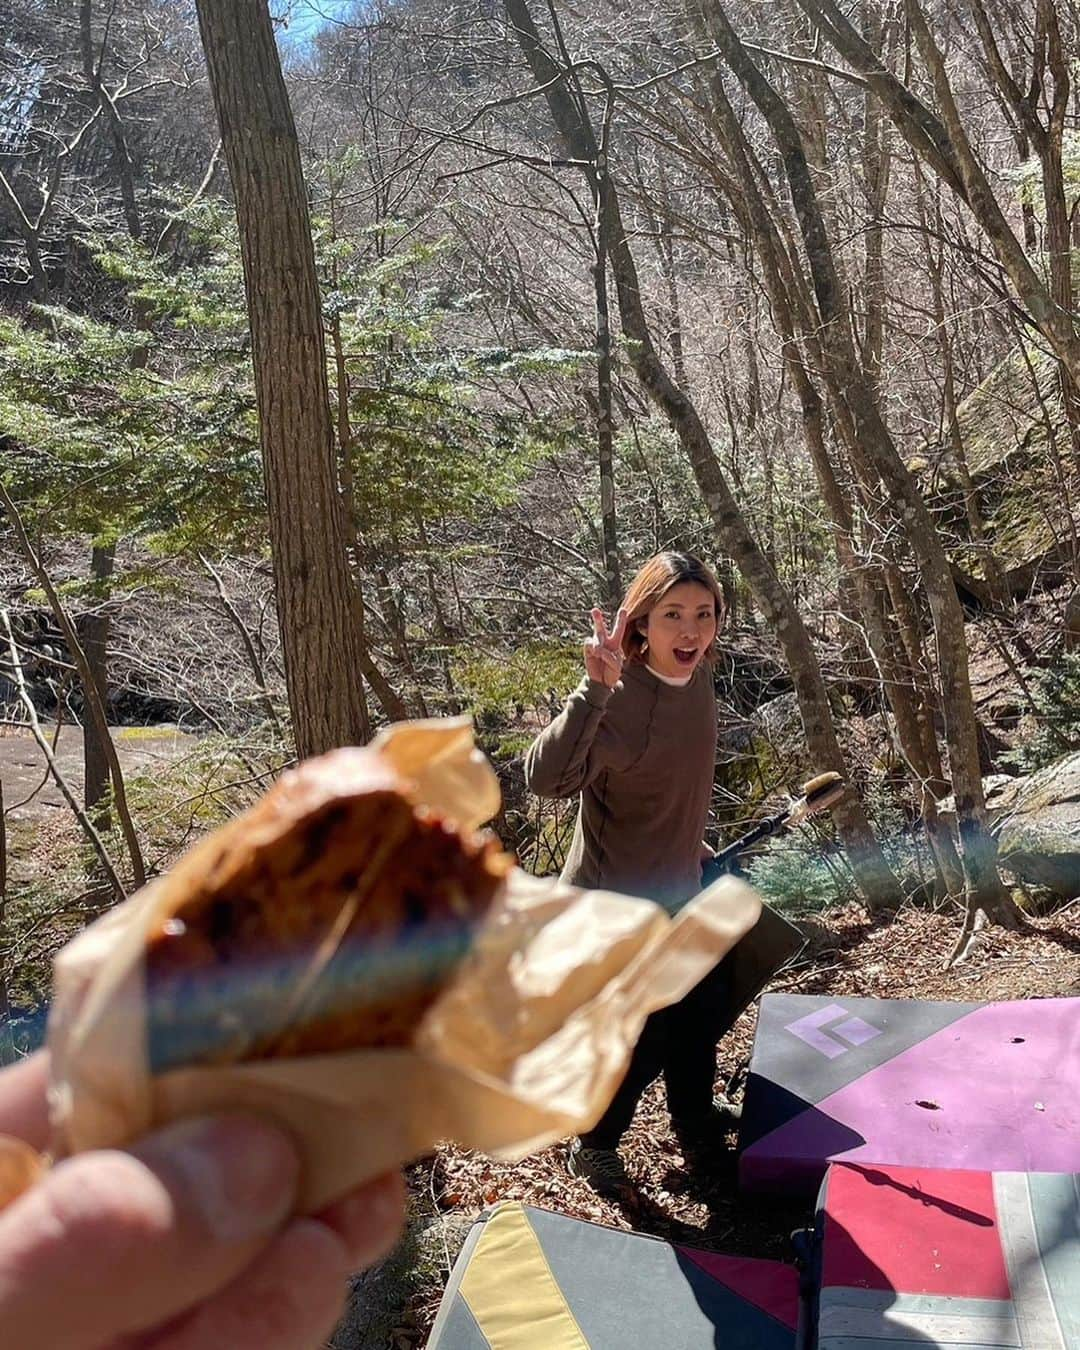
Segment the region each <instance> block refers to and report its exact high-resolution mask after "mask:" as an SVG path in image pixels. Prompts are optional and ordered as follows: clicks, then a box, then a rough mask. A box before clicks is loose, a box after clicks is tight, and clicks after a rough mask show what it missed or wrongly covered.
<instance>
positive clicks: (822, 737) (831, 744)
mask: <svg viewBox="0 0 1080 1350" xmlns="http://www.w3.org/2000/svg"><path fill="white" fill-rule="evenodd" d="M504 5H505V10H506V14H507V17H508V19H509V20H510V24H511V27H512V29H513V32H514V34H515V37H516V38H517V41H518V42H519V44H520V46H521V50H522V52H523V54H524V56H525V59H526V61H527V62H528V65H529V68H530V70H531V71H532V74H533V78H534V79H535V81H536V83H537V85H538V86H539V89H540V90H541V91H542V92H543V95H544V97H545V99H546V101H547V104H548V108H549V110H550V112H551V117H552V120H553V122H554V123H555V127H556V130H557V132H558V134H559V136H560V138H561V140H562V141H563V143H564V145H565V146H566V150H567V153H568V154H569V155H570V156H571V158H573V159H574V160H576V161H578V162H579V163H582V164H585V165H589V164H593V163H595V160H596V153H597V142H596V136H595V133H594V130H593V127H592V124H591V121H590V119H589V116H588V112H587V108H586V105H585V102H584V99H583V97H582V96H581V92H580V86H579V87H578V89H577V90H576V91H575V87H574V82H573V75H574V72H573V70H568V69H567V67H566V64H565V61H564V62H563V63H560V62H559V61H557V60H556V59H555V58H554V57H552V55H551V54H550V53H549V52H548V51H547V49H546V48H545V46H544V44H543V41H542V39H541V37H540V33H539V31H538V29H537V27H536V25H535V23H534V22H533V19H532V15H531V14H530V13H529V10H528V8H527V6H526V3H525V0H504ZM591 65H592V68H593V69H595V63H591ZM575 93H576V96H575ZM599 190H600V191H601V192H602V193H603V194H604V197H605V201H606V209H607V212H608V218H609V220H610V222H611V267H612V274H613V276H614V278H615V285H616V289H617V293H618V298H619V314H620V319H621V322H622V330H623V335H624V337H625V338H626V339H627V343H628V347H629V354H630V361H631V363H632V365H633V367H634V370H635V372H636V374H637V376H638V378H639V380H640V381H641V383H642V385H643V386H644V388H645V389H646V390H647V391H648V393H649V395H650V397H651V398H652V399H653V400H654V401H655V402H656V403H657V405H658V406H659V407H660V408H661V409H662V410H663V411H664V413H665V414H666V415H667V417H668V418H669V420H670V421H671V424H672V426H673V427H674V429H675V431H676V434H677V435H678V437H679V440H680V442H681V444H682V446H683V449H684V450H685V452H686V454H687V457H688V458H689V460H690V463H691V465H692V467H693V471H694V476H695V478H696V479H697V482H698V486H699V487H700V489H701V492H702V496H703V497H704V499H705V502H706V504H707V506H708V509H709V514H710V516H711V518H712V521H713V525H714V527H715V529H716V534H717V539H718V541H719V543H720V545H721V546H722V547H723V548H724V549H725V550H726V551H727V552H728V553H729V554H730V556H731V557H732V558H733V560H734V561H735V564H736V566H737V567H738V568H739V570H740V571H741V573H742V575H743V576H744V577H745V579H746V581H747V584H748V585H749V586H750V588H751V590H752V592H753V594H754V598H755V600H756V602H757V604H758V606H759V607H760V609H761V611H762V613H763V614H764V615H765V617H766V619H767V620H768V621H769V622H770V623H771V624H772V625H773V626H774V628H775V630H776V632H777V634H778V636H779V638H780V641H781V642H782V644H783V646H784V652H785V655H786V657H787V660H788V664H789V667H790V669H791V672H792V678H793V679H794V682H795V688H796V692H797V694H798V698H799V706H800V710H801V713H802V719H803V727H804V730H805V733H806V737H807V742H808V744H809V747H810V751H811V754H812V755H813V756H814V758H815V760H816V762H817V764H818V765H819V767H820V768H822V769H834V770H837V771H843V767H844V766H843V756H842V754H841V751H840V747H839V744H838V743H837V740H836V732H835V728H834V726H833V720H832V712H831V709H830V707H829V700H828V694H827V691H826V689H825V684H824V681H823V680H822V677H821V671H820V668H819V666H818V662H817V658H816V656H815V654H814V650H813V645H812V643H811V641H810V636H809V634H808V633H807V631H806V626H805V624H804V623H803V621H802V617H801V615H800V614H799V612H798V610H797V608H796V607H795V605H794V603H793V602H792V600H791V596H790V595H789V593H788V592H787V590H786V589H785V588H784V587H783V586H782V585H781V583H780V581H779V579H778V577H777V576H776V573H775V571H774V569H773V567H772V566H771V564H770V563H769V561H768V559H767V558H766V557H765V555H764V553H763V552H762V550H761V548H760V547H759V545H758V542H757V540H756V539H755V537H754V535H753V534H752V533H751V531H750V530H749V529H748V527H747V525H746V522H745V520H744V518H743V514H742V512H741V511H740V509H739V505H738V503H737V502H736V500H735V498H734V496H733V495H732V493H731V490H730V488H729V487H728V484H727V482H726V481H725V479H724V476H723V473H722V472H721V469H720V465H719V462H718V461H717V458H716V455H715V453H714V451H713V448H712V445H711V443H710V440H709V436H708V433H707V432H706V430H705V426H704V424H703V422H702V420H701V417H700V415H699V413H698V411H697V409H696V407H695V406H694V404H693V402H692V401H691V399H690V398H689V397H688V395H687V394H686V393H685V392H684V391H683V390H681V389H680V388H679V387H678V386H677V385H676V383H675V382H674V380H673V379H672V377H671V375H670V373H669V372H668V370H667V368H666V367H665V365H664V363H663V362H662V361H661V359H660V357H659V354H658V352H657V350H656V347H655V344H654V342H653V339H652V334H651V331H650V327H649V323H648V320H647V319H646V316H645V311H644V307H643V305H642V298H641V286H640V282H639V279H638V273H637V265H636V263H635V260H634V256H633V253H632V251H631V249H630V245H629V241H628V239H627V235H626V230H625V227H624V225H623V222H622V214H621V210H620V206H619V199H618V195H617V193H616V190H615V187H614V184H613V182H612V179H611V177H610V175H607V176H606V177H605V178H604V179H603V180H602V181H601V183H600V184H599ZM835 814H836V817H837V821H838V824H839V828H840V830H841V833H842V835H843V837H844V842H845V844H846V846H847V849H848V853H849V857H850V859H851V863H852V867H853V870H854V872H855V875H856V877H857V879H858V882H859V886H860V889H861V890H862V892H863V894H864V896H865V897H866V901H867V904H868V905H869V906H870V907H871V908H882V907H888V906H890V905H895V904H896V903H897V902H898V900H899V887H898V886H897V883H896V879H895V877H894V876H893V875H892V873H891V872H890V870H889V868H888V865H887V864H886V862H885V859H884V857H883V855H882V853H881V849H880V847H879V845H878V843H877V840H876V839H875V838H874V835H873V831H872V830H871V829H870V826H869V823H868V821H867V819H866V816H865V813H864V812H863V809H862V806H861V804H860V803H859V802H858V800H857V799H855V798H854V797H853V796H850V795H849V797H848V799H847V800H846V801H845V802H844V803H842V805H841V806H840V807H839V808H838V810H837V812H836V813H835Z"/></svg>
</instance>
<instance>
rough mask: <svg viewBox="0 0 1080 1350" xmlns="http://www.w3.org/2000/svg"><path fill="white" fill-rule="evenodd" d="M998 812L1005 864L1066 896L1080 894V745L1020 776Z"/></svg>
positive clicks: (1000, 794)
mask: <svg viewBox="0 0 1080 1350" xmlns="http://www.w3.org/2000/svg"><path fill="white" fill-rule="evenodd" d="M995 817H996V819H995V821H994V825H993V829H994V832H995V833H996V834H997V837H998V857H999V860H1000V862H1001V865H1002V866H1003V867H1005V868H1007V869H1008V870H1009V871H1010V872H1012V873H1013V874H1014V875H1015V876H1016V877H1017V878H1018V879H1019V880H1020V881H1024V882H1029V883H1031V884H1032V885H1035V886H1044V887H1046V888H1047V889H1048V890H1050V891H1053V892H1054V893H1055V894H1057V895H1060V896H1061V897H1063V898H1064V899H1067V900H1071V899H1072V898H1073V897H1074V896H1078V895H1080V751H1074V752H1073V753H1072V754H1069V755H1065V756H1064V757H1063V758H1062V759H1059V760H1055V762H1054V763H1053V764H1048V765H1047V766H1046V768H1044V769H1040V770H1039V771H1038V772H1037V773H1033V774H1031V775H1030V776H1029V777H1027V778H1017V779H1014V780H1013V783H1012V784H1011V785H1010V787H1008V788H1007V789H1005V790H1004V791H999V792H998V794H997V799H996V801H995Z"/></svg>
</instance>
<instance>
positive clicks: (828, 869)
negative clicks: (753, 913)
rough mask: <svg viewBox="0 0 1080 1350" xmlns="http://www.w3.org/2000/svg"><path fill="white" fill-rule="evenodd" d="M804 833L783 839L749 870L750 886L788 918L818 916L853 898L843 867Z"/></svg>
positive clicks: (747, 870) (773, 844)
mask: <svg viewBox="0 0 1080 1350" xmlns="http://www.w3.org/2000/svg"><path fill="white" fill-rule="evenodd" d="M826 859H827V855H826V853H825V851H824V850H823V849H822V847H821V844H820V842H819V841H817V840H816V839H814V838H812V837H811V836H810V835H805V834H802V833H795V834H786V835H780V836H778V837H777V838H776V839H773V840H772V841H771V842H770V843H769V846H768V847H767V848H766V849H765V851H764V852H762V853H761V854H759V855H758V857H756V858H755V859H754V860H753V861H752V862H751V863H750V864H749V865H748V866H747V868H746V874H747V877H748V878H749V880H750V884H751V885H752V886H753V887H754V888H755V889H756V890H758V891H760V892H761V894H762V896H763V898H764V899H765V900H766V901H768V903H769V904H771V905H773V906H774V907H775V908H777V909H779V910H781V911H782V912H783V913H785V914H790V915H793V916H795V917H798V916H799V915H802V914H819V913H820V912H821V911H822V910H824V909H829V908H830V907H831V906H833V905H837V904H840V903H842V901H844V900H846V899H849V898H850V892H849V887H848V885H847V884H846V882H847V878H846V877H845V876H844V874H843V871H842V868H843V864H842V863H841V862H840V861H839V859H838V858H836V857H832V858H829V859H828V860H826Z"/></svg>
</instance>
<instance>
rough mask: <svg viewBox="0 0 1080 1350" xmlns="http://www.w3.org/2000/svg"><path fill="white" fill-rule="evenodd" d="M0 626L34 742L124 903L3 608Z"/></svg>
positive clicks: (109, 859) (119, 887) (110, 861)
mask: <svg viewBox="0 0 1080 1350" xmlns="http://www.w3.org/2000/svg"><path fill="white" fill-rule="evenodd" d="M0 623H3V625H4V631H5V632H6V633H7V640H8V646H9V648H10V650H11V665H12V669H13V671H14V673H15V688H16V690H17V691H18V695H19V700H20V702H21V703H22V705H23V707H24V708H25V709H26V716H27V718H28V720H29V724H30V731H31V733H32V734H33V737H34V740H35V741H37V743H38V747H39V749H40V750H41V753H42V754H43V755H44V756H45V763H46V764H48V766H49V772H50V773H51V774H52V776H53V780H54V781H55V783H56V786H57V787H58V788H59V789H60V791H61V792H62V793H63V795H64V800H65V801H66V802H67V804H68V806H70V807H71V810H72V812H73V813H74V816H75V819H76V820H77V821H78V822H79V827H80V829H81V830H82V832H83V834H85V835H86V837H87V839H88V840H89V841H90V844H91V847H92V848H93V850H94V852H95V853H96V854H97V856H98V859H99V861H100V862H101V866H102V868H103V869H104V872H105V875H106V876H107V877H108V879H109V883H110V885H111V886H112V888H113V890H114V891H115V892H116V894H117V895H118V896H119V897H120V899H121V900H122V899H123V898H124V897H125V895H126V894H127V892H126V891H125V890H124V883H123V882H122V881H121V880H120V877H119V876H118V875H117V871H116V868H115V867H114V866H113V863H112V859H111V858H110V857H109V853H108V850H107V849H106V847H105V844H104V843H103V841H102V838H101V835H100V834H98V832H97V830H96V829H95V827H94V822H93V821H92V820H91V819H90V817H89V816H88V815H87V814H86V812H85V811H84V810H83V808H82V807H81V806H80V805H79V802H78V799H77V798H76V796H75V794H74V792H72V790H71V788H70V787H69V786H68V781H67V779H66V778H65V777H64V775H63V774H62V773H61V772H60V766H59V765H58V764H57V762H56V756H55V755H54V754H53V752H52V746H51V745H50V744H49V742H48V741H47V740H46V738H45V736H44V734H43V732H42V730H41V724H40V722H39V721H38V715H37V710H36V708H35V707H34V700H33V699H32V698H31V697H30V693H29V691H28V689H27V688H26V680H25V679H24V678H23V669H22V662H21V661H20V660H19V653H18V651H17V650H16V648H15V635H14V633H13V632H12V631H11V620H10V618H9V617H8V612H7V610H6V609H0Z"/></svg>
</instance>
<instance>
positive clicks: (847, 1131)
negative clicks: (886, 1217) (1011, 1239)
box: [739, 994, 1080, 1194]
mask: <svg viewBox="0 0 1080 1350" xmlns="http://www.w3.org/2000/svg"><path fill="white" fill-rule="evenodd" d="M739 1148H740V1158H739V1176H740V1180H741V1182H742V1184H743V1185H744V1186H745V1187H746V1188H748V1189H758V1190H782V1191H785V1192H791V1191H792V1190H795V1191H804V1192H807V1193H810V1194H812V1193H813V1191H814V1189H815V1188H816V1187H817V1185H818V1184H819V1183H820V1181H821V1178H822V1176H823V1175H824V1172H825V1168H826V1167H827V1165H828V1164H829V1162H830V1161H833V1160H836V1159H843V1160H844V1161H847V1162H861V1163H877V1164H891V1165H900V1166H913V1167H940V1168H966V1169H973V1170H977V1171H988V1172H993V1171H1020V1172H1080V999H1075V998H1073V999H1068V998H1056V999H1022V1000H1017V1001H1012V1002H1001V1003H931V1002H922V1001H919V1000H914V999H868V998H847V997H841V998H830V997H824V996H822V997H818V996H811V995H800V994H766V995H765V997H764V998H763V999H762V1000H761V1004H760V1008H759V1013H758V1023H757V1031H756V1034H755V1038H754V1048H753V1054H752V1058H751V1062H750V1074H749V1078H748V1080H747V1086H746V1093H745V1099H744V1105H743V1117H742V1122H741V1127H740V1134H739Z"/></svg>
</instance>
